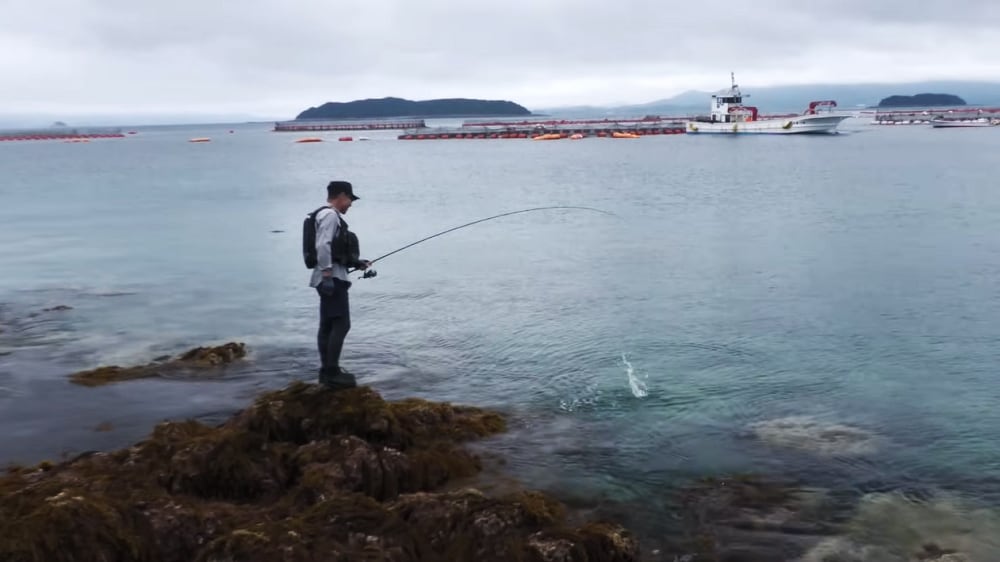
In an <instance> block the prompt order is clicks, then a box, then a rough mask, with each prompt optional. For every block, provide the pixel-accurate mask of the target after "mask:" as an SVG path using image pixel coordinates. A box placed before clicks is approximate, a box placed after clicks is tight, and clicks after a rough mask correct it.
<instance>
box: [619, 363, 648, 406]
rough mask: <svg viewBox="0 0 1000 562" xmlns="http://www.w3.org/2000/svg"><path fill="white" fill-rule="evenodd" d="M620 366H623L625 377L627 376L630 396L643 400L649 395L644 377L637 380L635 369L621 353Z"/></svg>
mask: <svg viewBox="0 0 1000 562" xmlns="http://www.w3.org/2000/svg"><path fill="white" fill-rule="evenodd" d="M622 364H623V365H625V375H626V376H628V386H629V388H630V389H631V390H632V396H635V397H636V398H645V397H646V396H648V395H649V388H647V387H646V381H645V380H644V379H645V378H646V377H642V378H639V377H638V376H636V374H635V368H634V367H632V363H630V362H629V360H628V357H627V356H626V355H625V354H624V353H622Z"/></svg>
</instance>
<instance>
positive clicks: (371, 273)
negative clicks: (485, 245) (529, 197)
mask: <svg viewBox="0 0 1000 562" xmlns="http://www.w3.org/2000/svg"><path fill="white" fill-rule="evenodd" d="M553 209H576V210H580V211H592V212H595V213H601V214H604V215H610V216H613V217H616V216H618V215H616V214H614V213H612V212H611V211H605V210H603V209H595V208H594V207H582V206H578V205H553V206H548V207H532V208H530V209H521V210H519V211H510V212H507V213H500V214H499V215H493V216H492V217H486V218H484V219H479V220H474V221H472V222H467V223H465V224H461V225H458V226H455V227H452V228H449V229H448V230H442V231H441V232H438V233H437V234H432V235H430V236H428V237H426V238H421V239H420V240H417V241H416V242H411V243H409V244H407V245H405V246H403V247H402V248H396V249H395V250H393V251H391V252H389V253H388V254H385V255H381V256H379V257H377V258H375V259H373V260H371V261H370V262H369V263H371V264H374V263H375V262H377V261H380V260H383V259H385V258H387V257H389V256H391V255H393V254H398V253H399V252H402V251H403V250H405V249H407V248H412V247H414V246H416V245H417V244H422V243H424V242H426V241H428V240H431V239H432V238H437V237H438V236H443V235H445V234H448V233H449V232H454V231H456V230H461V229H463V228H466V227H469V226H472V225H475V224H479V223H481V222H486V221H491V220H494V219H499V218H503V217H509V216H511V215H518V214H521V213H531V212H534V211H548V210H553ZM355 271H357V268H354V269H351V270H349V271H348V273H353V272H355ZM376 275H378V273H376V272H375V270H374V269H371V267H369V268H368V269H367V270H366V271H365V273H364V275H362V276H361V277H362V279H371V278H372V277H375V276H376Z"/></svg>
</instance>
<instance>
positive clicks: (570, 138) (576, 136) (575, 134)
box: [569, 133, 583, 140]
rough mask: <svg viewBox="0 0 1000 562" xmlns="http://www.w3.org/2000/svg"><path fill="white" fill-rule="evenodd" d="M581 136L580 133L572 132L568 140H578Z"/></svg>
mask: <svg viewBox="0 0 1000 562" xmlns="http://www.w3.org/2000/svg"><path fill="white" fill-rule="evenodd" d="M582 138H583V135H582V134H580V133H574V134H572V135H570V136H569V140H580V139H582Z"/></svg>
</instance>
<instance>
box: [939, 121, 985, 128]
mask: <svg viewBox="0 0 1000 562" xmlns="http://www.w3.org/2000/svg"><path fill="white" fill-rule="evenodd" d="M996 126H997V125H996V124H995V123H992V122H990V121H931V127H933V128H935V129H958V128H966V127H996Z"/></svg>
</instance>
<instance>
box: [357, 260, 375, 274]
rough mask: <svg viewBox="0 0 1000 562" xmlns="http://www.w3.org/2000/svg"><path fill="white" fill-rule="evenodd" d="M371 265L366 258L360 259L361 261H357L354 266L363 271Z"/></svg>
mask: <svg viewBox="0 0 1000 562" xmlns="http://www.w3.org/2000/svg"><path fill="white" fill-rule="evenodd" d="M371 266H372V262H370V261H368V260H361V261H359V262H358V265H357V266H356V267H357V268H358V269H360V270H361V271H364V270H366V269H368V268H369V267H371Z"/></svg>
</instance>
